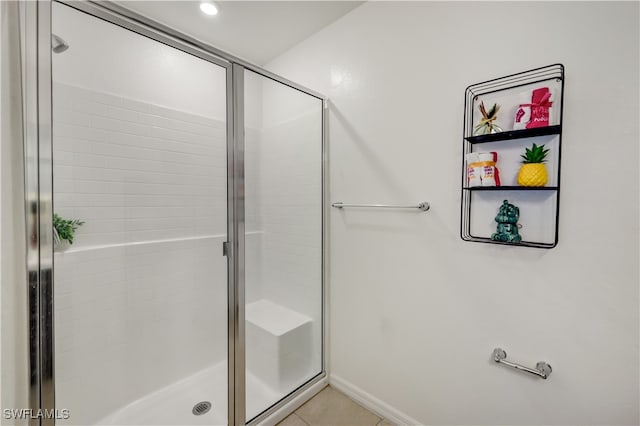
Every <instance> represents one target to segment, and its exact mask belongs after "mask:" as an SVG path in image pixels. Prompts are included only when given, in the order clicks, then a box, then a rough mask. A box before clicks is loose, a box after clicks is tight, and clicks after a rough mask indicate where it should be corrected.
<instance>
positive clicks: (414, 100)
mask: <svg viewBox="0 0 640 426" xmlns="http://www.w3.org/2000/svg"><path fill="white" fill-rule="evenodd" d="M638 36H639V34H638V4H637V3H624V4H622V3H610V2H606V3H604V2H603V3H597V2H593V3H574V2H571V3H552V2H544V3H520V2H518V3H506V2H498V3H484V2H473V3H457V2H452V3H440V2H407V3H401V2H368V3H366V4H364V5H363V6H361V7H359V8H357V9H355V10H354V11H352V12H351V13H349V14H348V15H346V16H345V17H344V18H342V19H341V20H339V21H337V22H336V23H334V24H333V25H331V26H329V27H327V28H325V29H324V30H322V31H321V32H319V33H318V34H316V35H314V36H312V37H311V38H309V39H307V40H306V41H304V42H302V43H301V44H299V45H298V46H296V47H295V48H293V49H292V50H290V51H289V52H288V53H286V54H285V55H283V56H281V57H280V58H278V59H277V60H275V61H273V62H272V63H271V64H270V65H269V68H270V69H271V70H273V71H275V72H277V73H281V74H282V75H284V76H285V77H287V78H289V79H291V80H293V81H297V82H299V83H301V84H304V85H307V86H309V87H311V88H314V89H316V90H318V91H320V92H324V93H326V94H327V95H328V96H329V97H330V100H331V112H330V127H331V130H330V185H331V186H330V194H331V195H330V198H331V200H332V201H338V200H341V201H349V202H389V203H394V202H399V203H406V202H418V201H422V200H428V201H429V202H430V203H431V205H432V208H431V210H430V211H429V212H428V213H426V214H421V213H414V212H395V211H394V212H391V211H389V212H373V211H355V210H349V211H344V212H341V211H336V210H333V211H332V212H331V216H330V253H331V254H330V270H331V271H330V277H329V283H330V336H331V340H330V368H331V376H332V380H333V382H334V383H336V384H340V385H341V386H342V387H343V388H344V389H348V390H350V391H351V392H352V393H354V394H355V393H359V394H360V395H361V396H362V395H364V397H365V398H369V401H371V400H373V399H374V398H377V399H379V400H382V401H384V402H386V403H387V404H389V406H390V407H391V408H389V407H387V412H388V413H391V414H395V415H396V416H395V417H396V418H397V419H405V420H408V419H411V418H413V419H415V420H416V421H418V422H420V423H424V424H638V422H639V421H640V418H639V414H638V404H639V402H638V401H639V395H638V384H639V383H638V364H639V363H638V334H639V333H638V331H639V329H638V319H639V318H638V281H639V276H638V254H639V253H638V168H637V161H638V137H639V134H638V113H639V108H638V71H639V70H638V39H639V37H638ZM555 62H561V63H563V64H564V65H565V66H566V87H565V111H564V134H563V158H562V161H563V164H562V186H563V188H562V200H561V201H562V202H561V211H560V235H559V244H558V246H557V247H556V248H555V249H552V250H542V249H527V248H519V247H513V248H512V247H503V246H496V245H487V244H477V243H469V242H463V241H462V240H461V239H460V237H459V226H460V188H459V185H460V173H461V171H460V167H461V146H462V140H461V137H462V115H463V96H464V89H465V87H467V86H468V85H469V84H473V83H476V82H480V81H484V80H487V79H491V78H496V77H500V76H503V75H507V74H511V73H515V72H519V71H525V70H527V69H531V68H534V67H538V66H543V65H547V64H551V63H555ZM497 346H500V347H503V348H504V349H506V351H507V352H508V354H509V358H510V359H512V360H514V361H520V362H522V363H524V364H527V365H531V366H533V365H535V363H536V362H537V361H539V360H545V361H547V362H549V363H550V364H551V365H552V366H553V369H554V371H553V374H552V375H551V377H550V379H549V380H546V381H544V380H539V379H536V378H534V377H528V376H526V375H523V374H521V373H519V372H517V371H513V370H511V369H508V368H505V367H503V366H498V365H495V363H493V361H491V353H492V350H493V348H494V347H497ZM394 410H397V411H394Z"/></svg>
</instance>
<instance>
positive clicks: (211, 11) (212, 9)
mask: <svg viewBox="0 0 640 426" xmlns="http://www.w3.org/2000/svg"><path fill="white" fill-rule="evenodd" d="M200 10H201V11H202V12H204V13H205V14H207V15H217V14H218V8H217V7H216V5H215V4H213V3H200Z"/></svg>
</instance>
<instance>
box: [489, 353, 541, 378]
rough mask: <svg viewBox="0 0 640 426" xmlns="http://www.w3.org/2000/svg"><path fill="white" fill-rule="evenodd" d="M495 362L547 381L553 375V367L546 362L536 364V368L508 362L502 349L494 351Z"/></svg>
mask: <svg viewBox="0 0 640 426" xmlns="http://www.w3.org/2000/svg"><path fill="white" fill-rule="evenodd" d="M493 360H494V361H495V362H498V363H500V364H504V365H507V366H509V367H512V368H515V369H516V370H520V371H526V372H527V373H531V374H534V375H536V376H538V377H542V378H543V379H545V380H546V379H547V378H548V377H549V376H550V375H551V366H550V365H549V364H547V363H546V362H544V361H540V362H539V363H537V364H536V368H529V367H525V366H524V365H520V364H516V363H513V362H509V361H507V353H506V352H505V351H504V350H503V349H500V348H495V349H494V350H493Z"/></svg>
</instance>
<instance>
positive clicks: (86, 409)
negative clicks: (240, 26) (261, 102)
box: [52, 3, 230, 425]
mask: <svg viewBox="0 0 640 426" xmlns="http://www.w3.org/2000/svg"><path fill="white" fill-rule="evenodd" d="M53 33H54V34H55V35H56V36H57V38H56V37H54V43H55V46H54V54H53V64H52V66H53V165H54V211H55V213H56V215H57V218H58V219H57V221H58V225H59V227H60V228H59V236H60V242H59V243H58V244H56V249H55V255H54V261H55V268H54V270H55V292H54V301H55V303H54V306H55V311H54V316H55V378H56V381H55V386H56V406H57V407H58V408H66V409H68V410H69V414H70V417H69V419H67V420H61V421H59V424H70V425H91V424H101V425H116V424H117V425H158V424H170V425H188V424H227V342H228V338H227V258H226V257H224V256H223V255H222V243H223V242H224V241H226V240H227V116H226V97H227V93H226V84H227V83H226V81H227V72H230V70H229V69H228V68H225V67H223V66H219V65H217V64H215V63H213V62H209V61H205V60H203V59H200V58H198V57H195V56H192V55H190V54H188V53H185V52H184V51H182V50H178V49H176V48H173V47H170V46H168V45H166V44H163V43H160V42H158V41H155V40H152V39H151V38H148V37H145V36H143V35H140V34H138V33H136V32H133V31H130V30H127V29H125V28H122V27H120V26H116V25H114V24H112V23H109V22H106V21H103V20H101V19H98V18H96V17H93V16H91V15H88V14H85V13H83V12H81V11H78V10H76V9H74V8H71V7H69V6H66V5H62V4H59V3H54V4H53ZM72 220H79V221H81V222H82V224H78V223H76V224H75V226H77V230H76V231H75V235H73V244H70V243H71V241H69V240H70V239H71V238H70V234H69V230H70V227H73V226H74V224H73V223H69V222H65V221H72Z"/></svg>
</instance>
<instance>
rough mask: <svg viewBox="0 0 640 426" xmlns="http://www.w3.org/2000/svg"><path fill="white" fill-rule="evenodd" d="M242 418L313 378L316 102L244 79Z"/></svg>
mask: <svg viewBox="0 0 640 426" xmlns="http://www.w3.org/2000/svg"><path fill="white" fill-rule="evenodd" d="M244 93H245V107H244V118H245V143H244V145H245V147H244V151H245V157H244V159H245V162H244V169H245V274H246V275H245V302H246V305H245V317H246V321H245V338H246V346H245V347H246V418H247V421H250V420H251V419H253V418H255V417H256V416H258V415H259V414H260V413H262V412H264V411H265V410H267V409H268V408H269V407H271V406H272V405H274V404H276V403H277V402H278V401H280V400H282V399H283V398H285V397H286V396H287V395H289V394H290V393H291V392H293V391H294V390H296V389H297V388H298V387H300V386H302V385H304V384H305V383H306V382H307V381H309V380H311V379H312V378H314V377H315V376H317V375H318V374H320V373H321V372H322V350H323V348H322V320H323V315H322V306H323V305H322V303H323V300H322V299H323V297H322V294H323V293H322V292H323V289H322V276H323V272H322V271H323V269H322V268H323V267H322V264H323V263H322V262H323V256H322V253H323V240H322V232H323V229H322V211H323V210H322V209H323V203H322V194H323V185H322V166H323V161H322V160H323V147H322V134H323V131H322V107H323V103H322V100H321V99H320V98H317V97H314V96H312V95H309V94H307V93H305V92H302V91H299V90H297V89H294V88H292V87H290V86H287V85H284V84H282V83H280V82H278V81H275V80H272V79H270V78H267V77H265V76H263V75H260V74H257V73H254V72H252V71H248V70H246V71H245V72H244Z"/></svg>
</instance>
